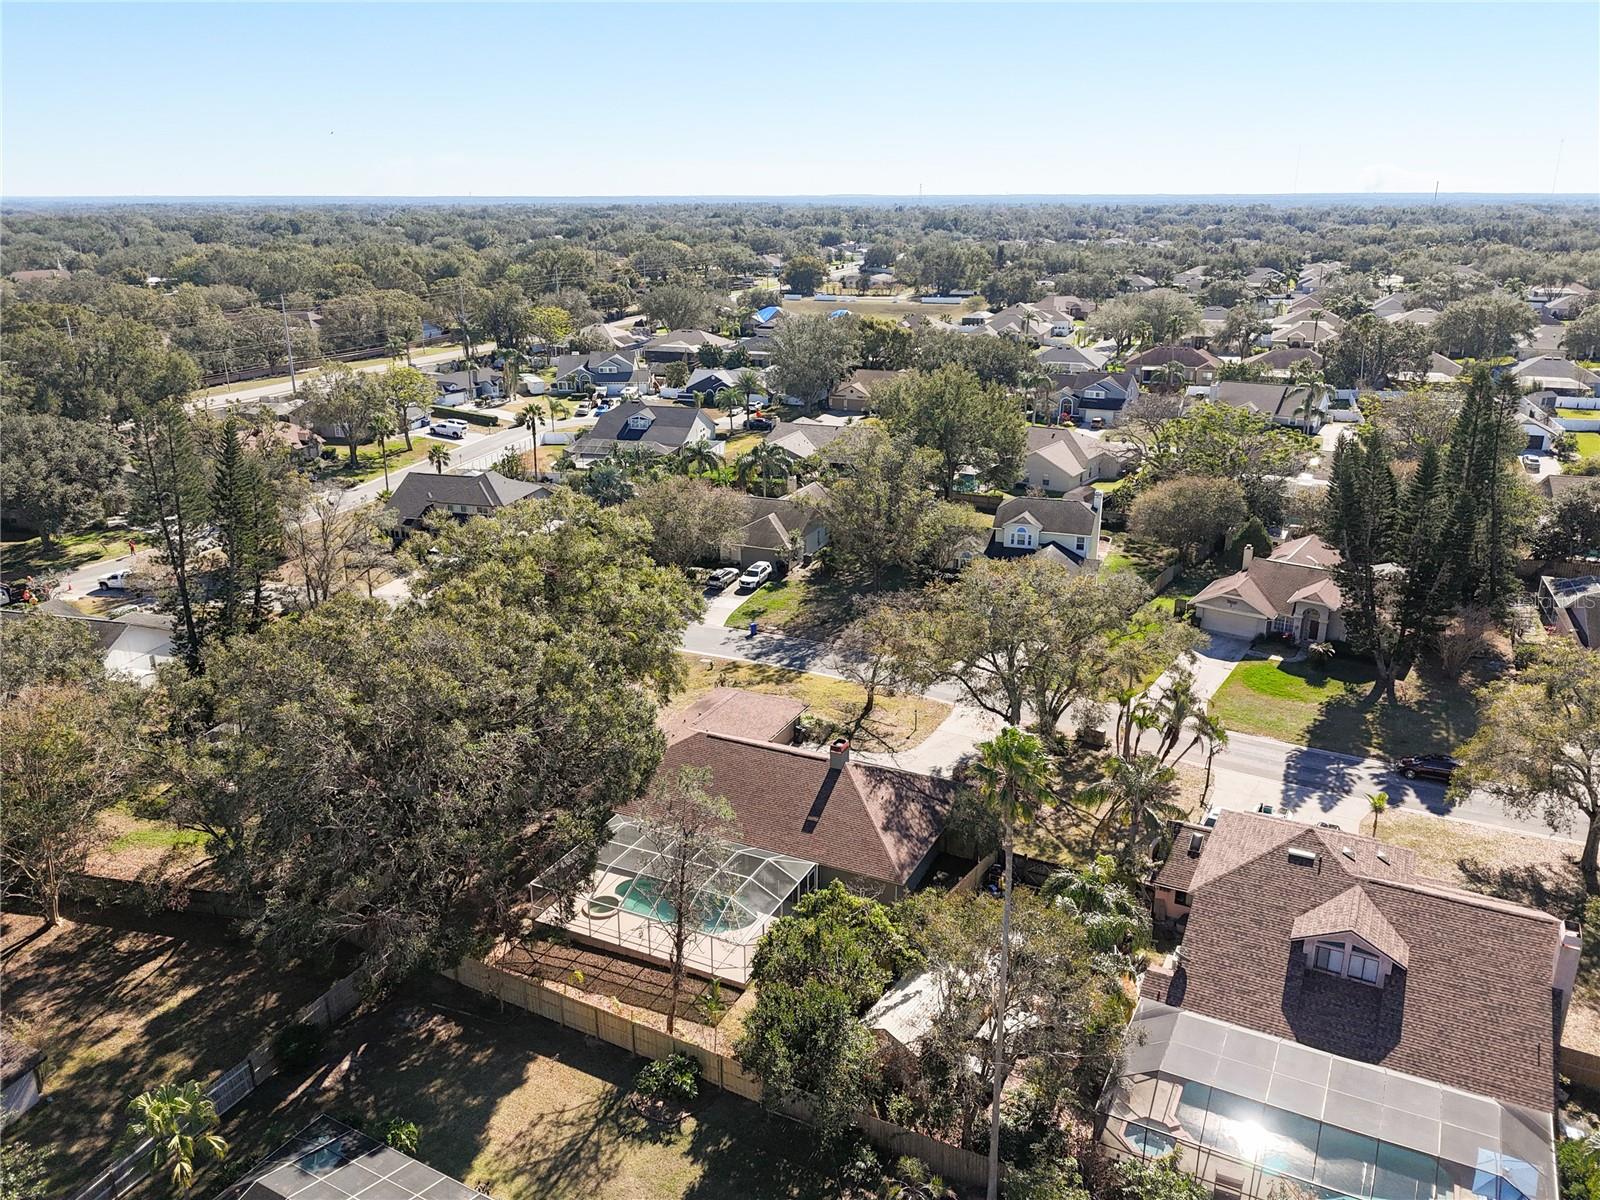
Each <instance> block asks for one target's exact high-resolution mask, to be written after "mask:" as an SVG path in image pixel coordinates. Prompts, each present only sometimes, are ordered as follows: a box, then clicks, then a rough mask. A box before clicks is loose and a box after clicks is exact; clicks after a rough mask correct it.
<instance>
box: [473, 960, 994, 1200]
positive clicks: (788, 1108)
mask: <svg viewBox="0 0 1600 1200" xmlns="http://www.w3.org/2000/svg"><path fill="white" fill-rule="evenodd" d="M443 974H444V975H445V976H446V977H447V978H450V979H453V980H455V981H456V982H457V983H459V984H461V985H462V986H463V987H468V988H471V989H472V990H473V991H475V992H479V993H481V994H483V995H486V996H493V997H494V998H495V999H497V1000H501V1001H504V1002H505V1003H507V1004H511V1005H515V1006H516V1007H517V1008H520V1009H523V1010H524V1011H526V1012H530V1013H533V1014H534V1015H536V1016H540V1017H545V1018H547V1019H549V1020H551V1021H554V1022H556V1023H557V1024H558V1025H564V1026H566V1027H567V1028H568V1029H574V1030H577V1031H578V1032H579V1033H582V1034H585V1035H587V1036H589V1037H594V1038H599V1039H600V1040H601V1041H603V1042H610V1043H611V1044H612V1045H613V1046H618V1047H620V1048H621V1049H623V1050H626V1051H628V1052H629V1053H630V1054H637V1055H639V1056H640V1057H642V1058H651V1059H657V1058H666V1057H668V1056H669V1055H671V1054H674V1053H681V1054H687V1055H689V1056H690V1057H692V1058H693V1059H695V1061H696V1062H698V1063H699V1064H700V1074H701V1075H702V1076H703V1077H704V1079H705V1080H706V1082H707V1083H711V1084H715V1085H716V1086H717V1087H719V1088H721V1089H722V1090H723V1091H726V1092H732V1093H733V1094H734V1095H736V1096H742V1097H744V1098H745V1099H746V1100H755V1101H760V1099H761V1081H760V1080H758V1079H756V1078H755V1077H754V1076H753V1075H750V1074H748V1073H747V1072H746V1071H745V1070H744V1068H743V1067H741V1066H740V1065H739V1064H738V1062H736V1061H735V1060H734V1059H731V1058H729V1057H727V1056H726V1055H724V1054H717V1053H714V1052H713V1051H711V1050H707V1049H706V1048H705V1047H704V1046H699V1045H696V1044H695V1043H693V1042H685V1041H682V1040H681V1039H679V1038H675V1037H671V1036H669V1035H668V1034H666V1033H664V1032H662V1031H661V1030H659V1029H654V1028H652V1027H650V1026H649V1025H641V1024H639V1023H638V1022H636V1021H633V1020H630V1019H629V1018H627V1017H624V1016H621V1015H620V1014H618V1013H614V1012H611V1011H609V1010H607V1009H604V1008H601V1007H599V1006H597V1005H594V1004H590V1003H588V1002H587V1001H585V1000H579V999H577V998H576V997H574V996H569V995H567V994H566V993H565V992H562V991H559V990H557V989H556V988H552V987H548V986H546V985H545V982H544V981H543V980H541V979H533V978H530V977H529V976H526V975H518V974H516V973H515V972H512V971H507V970H505V969H504V968H502V967H496V966H494V965H492V964H490V963H484V962H478V961H476V960H474V959H463V960H462V961H461V963H460V965H458V966H457V967H456V969H455V970H453V971H445V972H443ZM773 1107H774V1108H775V1109H776V1111H778V1112H780V1113H782V1114H783V1115H784V1116H787V1117H790V1118H792V1119H794V1120H797V1121H803V1122H807V1123H809V1122H810V1113H809V1111H808V1110H807V1109H806V1107H805V1106H804V1105H803V1104H794V1103H790V1102H784V1103H781V1104H777V1105H774V1106H773ZM856 1127H857V1128H858V1129H860V1130H861V1132H862V1133H863V1134H865V1135H866V1137H867V1138H868V1140H869V1141H871V1142H872V1143H873V1144H874V1145H876V1146H879V1147H880V1148H882V1149H884V1150H887V1151H888V1152H889V1153H890V1154H893V1155H896V1156H899V1155H910V1156H912V1157H914V1158H919V1159H921V1160H922V1161H923V1162H925V1163H927V1164H928V1166H929V1167H930V1168H931V1169H932V1170H933V1172H934V1173H935V1174H937V1175H939V1176H941V1177H942V1178H944V1179H947V1180H949V1181H951V1182H952V1183H959V1184H962V1185H966V1186H974V1185H978V1184H982V1183H983V1182H984V1181H985V1180H986V1179H987V1177H988V1175H987V1172H988V1162H987V1161H986V1160H985V1159H984V1157H983V1156H982V1155H981V1154H974V1153H973V1152H972V1151H971V1150H963V1149H962V1148H961V1147H959V1146H952V1145H950V1144H949V1143H948V1142H941V1141H939V1140H937V1139H936V1138H931V1137H929V1136H928V1135H927V1134H923V1133H917V1132H916V1131H915V1130H911V1129H905V1128H902V1127H901V1126H899V1125H895V1124H893V1123H891V1122H889V1121H883V1120H879V1119H878V1118H877V1117H875V1116H873V1115H871V1114H870V1113H860V1114H858V1115H857V1116H856Z"/></svg>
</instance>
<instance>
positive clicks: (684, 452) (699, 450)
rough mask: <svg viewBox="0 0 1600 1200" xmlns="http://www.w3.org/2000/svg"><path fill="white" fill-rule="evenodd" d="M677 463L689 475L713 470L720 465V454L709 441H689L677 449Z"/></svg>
mask: <svg viewBox="0 0 1600 1200" xmlns="http://www.w3.org/2000/svg"><path fill="white" fill-rule="evenodd" d="M678 465H679V466H681V467H682V468H683V470H684V472H685V473H686V474H689V475H694V474H696V473H703V472H708V471H715V470H716V469H717V468H718V467H720V466H721V465H722V456H721V455H720V454H718V453H717V452H716V451H715V450H713V449H712V448H711V443H710V442H690V443H689V444H688V445H686V446H684V447H683V448H682V449H680V450H679V451H678Z"/></svg>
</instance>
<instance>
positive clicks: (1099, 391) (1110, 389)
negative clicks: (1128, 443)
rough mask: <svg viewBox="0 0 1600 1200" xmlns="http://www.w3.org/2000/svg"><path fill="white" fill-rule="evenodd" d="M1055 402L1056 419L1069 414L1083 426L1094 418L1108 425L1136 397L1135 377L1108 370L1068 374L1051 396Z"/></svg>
mask: <svg viewBox="0 0 1600 1200" xmlns="http://www.w3.org/2000/svg"><path fill="white" fill-rule="evenodd" d="M1051 398H1052V399H1053V400H1054V401H1055V405H1056V419H1057V420H1065V419H1066V418H1067V417H1068V416H1070V417H1071V418H1072V419H1073V420H1075V421H1077V422H1079V423H1080V424H1083V425H1092V424H1094V422H1095V421H1096V420H1097V419H1098V421H1099V422H1100V424H1101V425H1104V426H1105V427H1106V428H1108V429H1109V428H1110V427H1111V426H1113V425H1116V424H1117V423H1118V422H1119V421H1121V419H1122V413H1123V410H1124V409H1125V408H1127V406H1128V405H1129V403H1131V402H1132V401H1134V400H1137V399H1138V398H1139V376H1138V375H1137V373H1135V372H1133V371H1123V372H1121V373H1120V374H1116V375H1113V374H1111V373H1110V372H1108V371H1089V372H1087V373H1085V374H1080V375H1070V376H1068V377H1067V381H1066V385H1065V386H1064V387H1063V388H1062V389H1061V390H1060V391H1058V392H1055V393H1054V394H1053V395H1052V397H1051Z"/></svg>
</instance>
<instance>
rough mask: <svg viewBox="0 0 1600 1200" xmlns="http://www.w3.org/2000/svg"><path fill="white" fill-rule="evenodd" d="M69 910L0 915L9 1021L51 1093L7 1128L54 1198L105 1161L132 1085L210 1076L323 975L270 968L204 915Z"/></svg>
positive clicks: (265, 1032)
mask: <svg viewBox="0 0 1600 1200" xmlns="http://www.w3.org/2000/svg"><path fill="white" fill-rule="evenodd" d="M69 912H70V914H71V916H72V918H73V919H70V920H65V921H63V922H62V923H61V924H60V925H58V926H57V927H56V928H55V929H47V928H46V927H45V925H44V922H43V921H42V920H41V919H40V918H38V917H32V916H24V915H19V914H16V913H8V914H7V915H6V916H5V917H4V918H3V924H0V956H3V959H4V963H5V975H6V1028H7V1029H8V1031H11V1032H13V1033H15V1034H16V1035H17V1036H19V1037H21V1038H23V1039H24V1040H26V1041H28V1042H30V1043H32V1044H33V1045H35V1046H37V1047H38V1048H39V1049H41V1050H43V1051H44V1052H45V1054H46V1056H47V1057H46V1062H45V1068H44V1069H45V1094H46V1095H47V1096H48V1097H49V1099H50V1103H49V1104H47V1105H42V1106H40V1107H39V1108H36V1109H34V1110H33V1111H32V1112H31V1113H29V1114H28V1115H27V1116H26V1117H24V1118H22V1119H21V1120H19V1121H17V1122H16V1123H15V1124H14V1125H11V1126H8V1128H7V1130H6V1133H7V1136H8V1137H10V1138H13V1139H15V1140H16V1141H18V1142H22V1143H24V1144H27V1145H29V1146H32V1147H34V1148H36V1149H38V1150H39V1151H41V1152H42V1153H43V1155H44V1159H45V1164H46V1171H47V1186H46V1189H45V1190H46V1193H47V1194H49V1195H58V1196H69V1195H71V1194H72V1193H73V1192H74V1191H75V1190H76V1189H77V1188H78V1187H81V1186H82V1185H83V1184H85V1183H87V1182H88V1181H89V1179H91V1178H92V1177H93V1176H94V1175H95V1174H96V1173H97V1172H98V1171H100V1170H102V1169H103V1168H105V1167H106V1166H108V1165H109V1164H110V1163H111V1161H112V1159H113V1158H114V1157H115V1149H114V1146H115V1143H116V1140H117V1137H118V1135H119V1134H120V1132H121V1130H122V1128H123V1126H124V1124H125V1116H124V1109H125V1107H126V1105H127V1103H128V1101H129V1100H130V1099H132V1098H133V1097H134V1096H135V1095H137V1094H138V1093H139V1092H141V1091H144V1090H145V1089H147V1088H151V1087H155V1086H156V1085H158V1084H161V1083H166V1082H170V1081H178V1082H182V1081H183V1080H186V1079H200V1080H202V1081H205V1080H209V1079H211V1078H213V1077H214V1076H216V1075H217V1074H218V1073H220V1072H221V1071H222V1070H224V1069H225V1068H227V1067H230V1066H232V1065H233V1064H234V1063H235V1062H237V1061H238V1060H239V1059H241V1058H242V1057H244V1055H245V1053H246V1052H247V1051H248V1050H249V1049H250V1048H251V1047H252V1046H254V1045H256V1044H258V1043H259V1042H260V1041H262V1040H265V1038H266V1037H267V1036H269V1035H270V1033H271V1031H272V1030H273V1029H274V1028H275V1027H277V1026H280V1025H282V1024H284V1023H285V1022H286V1021H287V1020H288V1018H289V1015H290V1014H291V1013H293V1012H294V1011H295V1010H296V1009H297V1008H299V1007H300V1006H302V1005H304V1004H306V1003H307V1002H309V1001H310V1000H312V999H313V998H315V997H316V996H317V995H319V994H320V993H321V992H322V991H323V990H324V989H325V988H326V987H327V985H328V983H329V982H330V981H331V978H332V977H331V976H326V977H325V976H321V975H318V974H313V973H310V972H304V971H290V970H282V969H279V968H277V967H273V966H269V965H268V964H267V963H265V962H263V961H262V960H261V959H260V958H259V957H257V956H256V955H255V954H254V953H253V952H252V951H251V950H250V949H248V948H247V947H245V946H243V945H241V944H239V943H238V942H237V941H235V940H231V939H230V938H228V937H227V936H225V934H224V932H223V931H224V926H223V925H222V924H220V923H218V922H215V921H212V920H209V919H206V918H199V917H190V916H186V915H184V914H181V913H160V914H156V915H146V914H143V913H139V912H137V911H134V910H122V909H115V910H112V909H99V910H93V911H88V912H80V911H77V910H69ZM80 918H81V919H80Z"/></svg>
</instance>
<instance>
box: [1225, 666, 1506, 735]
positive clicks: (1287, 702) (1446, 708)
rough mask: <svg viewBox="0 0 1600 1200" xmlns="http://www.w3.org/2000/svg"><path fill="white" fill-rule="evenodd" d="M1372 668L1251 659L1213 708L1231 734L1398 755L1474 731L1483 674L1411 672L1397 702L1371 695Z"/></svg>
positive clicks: (1236, 672) (1231, 679)
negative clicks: (1477, 691) (1474, 692)
mask: <svg viewBox="0 0 1600 1200" xmlns="http://www.w3.org/2000/svg"><path fill="white" fill-rule="evenodd" d="M1373 678H1374V676H1373V672H1372V667H1371V666H1370V665H1369V664H1368V663H1367V662H1366V661H1365V660H1360V659H1354V658H1347V657H1344V656H1342V655H1341V656H1340V657H1337V658H1335V659H1334V660H1333V661H1332V662H1331V663H1330V664H1329V665H1328V666H1327V667H1326V668H1322V667H1318V666H1316V665H1314V664H1313V663H1312V662H1311V661H1310V660H1307V659H1299V660H1295V661H1284V660H1282V659H1277V658H1273V659H1265V660H1264V659H1246V660H1245V661H1244V662H1241V663H1240V664H1239V665H1238V666H1237V667H1235V668H1234V669H1233V673H1232V674H1230V675H1229V676H1228V679H1227V682H1226V683H1224V684H1223V685H1222V688H1221V690H1220V691H1218V692H1217V694H1216V697H1215V698H1214V699H1213V700H1212V702H1211V711H1212V712H1213V713H1215V714H1216V715H1217V716H1219V717H1220V718H1221V719H1222V721H1223V723H1224V724H1225V725H1226V726H1227V727H1228V729H1229V730H1230V731H1232V732H1234V733H1253V734H1260V735H1262V736H1264V737H1272V738H1277V739H1278V740H1279V741H1284V742H1290V743H1293V744H1295V745H1299V746H1315V747H1318V748H1320V749H1323V750H1338V751H1341V752H1343V753H1346V754H1361V755H1376V756H1387V757H1401V756H1404V755H1409V754H1427V753H1442V752H1446V751H1449V750H1452V749H1454V748H1455V747H1456V746H1459V745H1460V744H1461V743H1462V742H1464V741H1466V740H1467V739H1468V738H1469V737H1471V736H1472V735H1473V733H1475V732H1476V731H1477V728H1478V716H1477V712H1478V710H1477V703H1476V701H1475V700H1474V699H1473V695H1472V690H1473V688H1474V687H1476V686H1479V685H1480V684H1481V683H1483V682H1485V680H1483V679H1481V678H1476V677H1473V676H1470V675H1469V676H1468V677H1466V678H1464V679H1462V680H1459V681H1457V680H1452V679H1448V678H1446V677H1445V676H1444V675H1443V674H1441V673H1440V672H1438V671H1436V670H1434V669H1432V668H1431V667H1426V668H1421V669H1418V670H1416V671H1413V672H1412V674H1411V677H1410V678H1409V679H1407V680H1405V681H1404V682H1403V683H1401V684H1400V685H1399V687H1398V689H1397V692H1398V695H1399V702H1398V703H1390V702H1389V701H1387V700H1378V701H1370V700H1369V699H1368V694H1369V693H1370V691H1371V689H1372V682H1373Z"/></svg>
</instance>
